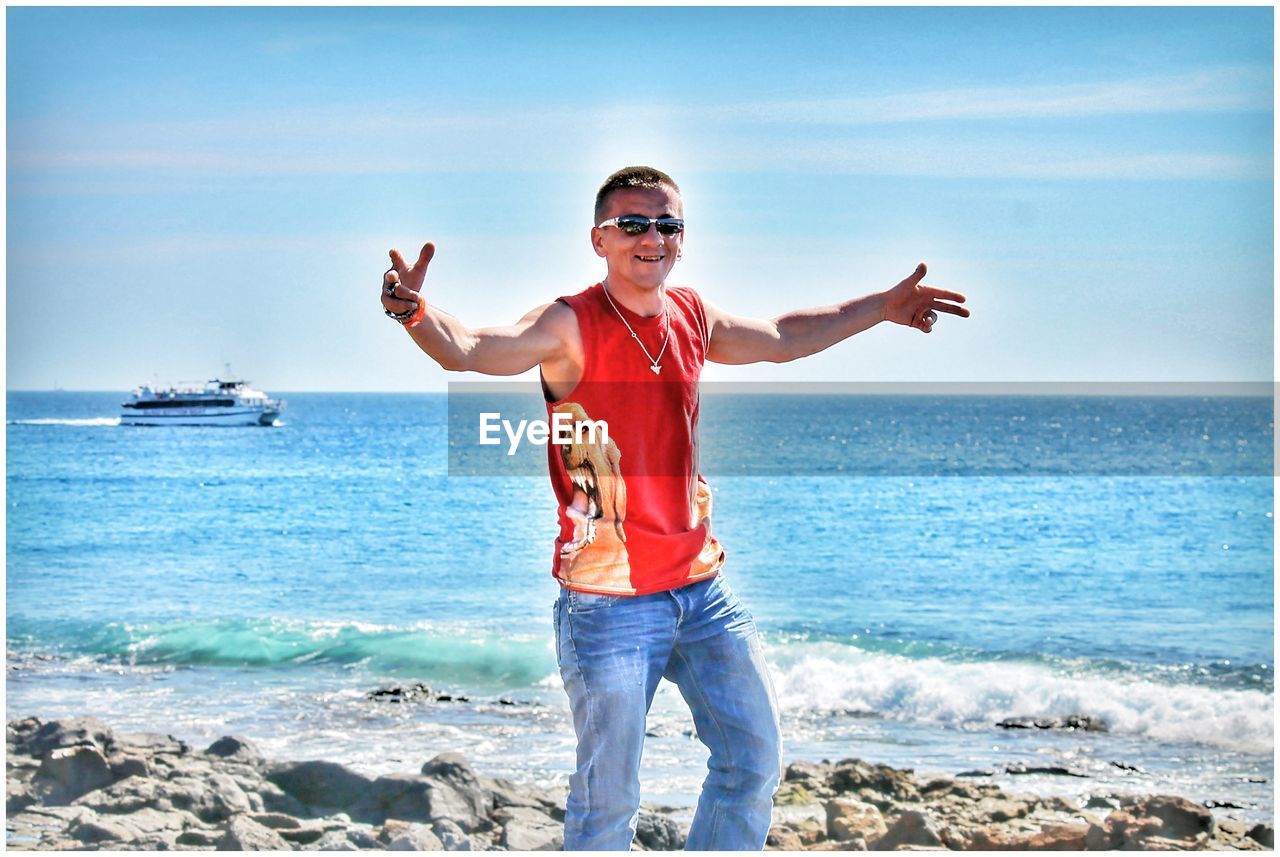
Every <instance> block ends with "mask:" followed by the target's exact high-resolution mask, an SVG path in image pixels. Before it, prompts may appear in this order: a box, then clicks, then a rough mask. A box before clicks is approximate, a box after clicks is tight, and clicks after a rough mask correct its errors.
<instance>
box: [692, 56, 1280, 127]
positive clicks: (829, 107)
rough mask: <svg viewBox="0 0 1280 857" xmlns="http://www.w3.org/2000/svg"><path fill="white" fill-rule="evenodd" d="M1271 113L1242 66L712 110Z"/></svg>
mask: <svg viewBox="0 0 1280 857" xmlns="http://www.w3.org/2000/svg"><path fill="white" fill-rule="evenodd" d="M1271 106H1272V100H1271V72H1270V69H1263V68H1257V67H1252V66H1241V67H1232V68H1220V69H1210V70H1206V71H1200V72H1195V73H1191V74H1181V75H1166V76H1160V77H1147V78H1139V79H1132V80H1117V81H1102V82H1097V83H1085V84H1074V83H1072V84H1054V85H1048V86H988V87H965V88H956V89H948V90H932V91H923V92H912V93H894V94H889V95H867V96H854V97H847V98H821V99H809V100H800V101H786V102H779V101H766V102H756V103H745V104H737V105H731V106H726V107H723V108H720V109H719V110H713V111H712V112H711V115H714V116H719V117H721V118H726V119H728V118H749V119H751V120H752V121H763V122H789V123H790V122H794V123H812V124H836V125H840V124H886V123H894V122H931V121H939V120H964V119H969V120H977V119H1057V118H1074V117H1081V116H1108V115H1124V114H1156V113H1205V112H1210V113H1216V112H1226V111H1248V112H1255V111H1256V112H1265V111H1269V110H1270V109H1271Z"/></svg>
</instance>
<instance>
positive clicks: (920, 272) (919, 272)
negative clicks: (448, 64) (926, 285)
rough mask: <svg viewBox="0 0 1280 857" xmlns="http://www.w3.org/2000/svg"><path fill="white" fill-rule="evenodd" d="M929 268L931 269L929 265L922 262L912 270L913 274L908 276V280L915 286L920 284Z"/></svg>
mask: <svg viewBox="0 0 1280 857" xmlns="http://www.w3.org/2000/svg"><path fill="white" fill-rule="evenodd" d="M928 270H929V268H928V266H927V265H925V263H924V262H921V263H920V264H919V265H916V269H915V270H914V271H912V272H911V276H909V277H907V282H908V283H910V284H911V285H913V286H915V285H919V283H920V281H921V280H923V279H924V275H925V273H926V272H928Z"/></svg>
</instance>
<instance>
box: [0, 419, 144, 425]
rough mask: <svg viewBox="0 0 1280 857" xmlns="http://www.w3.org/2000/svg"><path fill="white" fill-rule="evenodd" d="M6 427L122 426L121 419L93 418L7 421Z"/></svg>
mask: <svg viewBox="0 0 1280 857" xmlns="http://www.w3.org/2000/svg"><path fill="white" fill-rule="evenodd" d="M6 425H11V426H118V425H120V418H119V417H91V418H88V419H78V420H69V419H55V418H52V417H51V418H48V419H34V420H7V421H6Z"/></svg>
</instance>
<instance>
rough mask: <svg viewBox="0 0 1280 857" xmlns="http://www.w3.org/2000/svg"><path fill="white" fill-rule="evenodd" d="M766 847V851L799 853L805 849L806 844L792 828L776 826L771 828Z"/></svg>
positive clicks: (766, 838)
mask: <svg viewBox="0 0 1280 857" xmlns="http://www.w3.org/2000/svg"><path fill="white" fill-rule="evenodd" d="M764 847H765V850H766V851H799V850H801V849H802V848H804V843H803V842H801V841H800V837H799V836H798V835H797V834H796V832H795V831H794V830H792V829H791V828H789V827H783V826H781V825H778V824H775V825H774V826H773V827H770V828H769V835H768V836H766V837H765V840H764Z"/></svg>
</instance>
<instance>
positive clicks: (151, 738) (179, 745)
mask: <svg viewBox="0 0 1280 857" xmlns="http://www.w3.org/2000/svg"><path fill="white" fill-rule="evenodd" d="M112 746H113V747H114V748H115V749H118V750H120V751H121V752H124V753H128V754H131V755H135V756H159V755H166V756H172V757H175V761H176V760H177V759H181V757H183V756H187V755H190V753H191V745H190V744H188V743H187V742H186V741H183V740H181V739H179V738H175V737H173V736H172V735H165V734H163V733H161V732H128V733H125V734H122V735H117V736H115V738H114V740H113V741H112Z"/></svg>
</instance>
